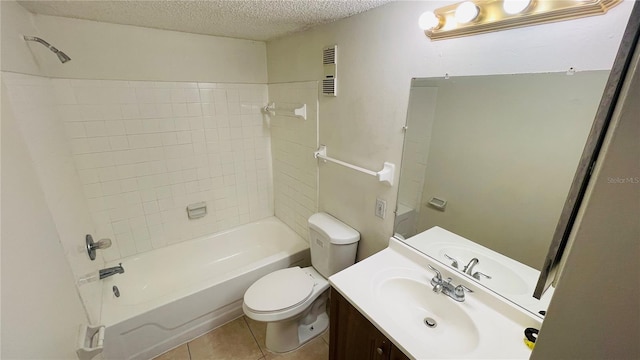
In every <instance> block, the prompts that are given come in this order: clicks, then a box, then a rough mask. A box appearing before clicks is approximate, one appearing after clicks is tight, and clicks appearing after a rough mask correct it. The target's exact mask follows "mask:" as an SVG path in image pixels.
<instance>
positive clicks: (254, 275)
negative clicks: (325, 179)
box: [102, 217, 311, 359]
mask: <svg viewBox="0 0 640 360" xmlns="http://www.w3.org/2000/svg"><path fill="white" fill-rule="evenodd" d="M117 263H122V264H121V265H122V267H123V268H125V269H126V273H125V274H123V275H116V276H111V277H109V278H106V279H104V280H102V281H103V296H102V301H103V304H102V322H103V324H104V325H105V326H106V331H105V348H104V356H105V358H106V359H150V358H153V357H155V356H157V355H160V354H162V353H164V352H166V351H167V350H170V349H172V348H174V347H176V346H178V345H181V344H183V343H185V342H187V341H189V340H191V339H193V338H195V337H197V336H200V335H202V334H204V333H206V332H208V331H210V330H211V329H213V328H215V327H218V326H220V325H223V324H224V323H226V322H228V321H231V320H233V319H235V318H238V317H240V316H242V313H243V312H242V299H243V295H244V293H245V291H246V290H247V289H248V288H249V286H250V285H251V284H253V283H254V282H255V281H256V280H258V279H260V278H261V277H263V276H265V275H267V274H269V273H271V272H273V271H276V270H279V269H283V268H287V267H294V266H300V267H305V266H309V265H310V263H311V261H310V254H309V244H308V243H307V242H306V241H305V240H303V239H302V238H301V237H300V236H299V235H298V234H296V233H295V232H294V231H293V230H291V229H290V228H289V227H288V226H286V225H285V224H284V223H282V222H281V221H280V220H278V219H277V218H275V217H270V218H266V219H264V220H260V221H257V222H253V223H250V224H246V225H242V226H239V227H236V228H233V229H231V230H227V231H223V232H220V233H217V234H213V235H211V236H205V237H201V238H198V239H194V240H190V241H186V242H182V243H179V244H175V245H172V246H168V247H164V248H160V249H156V250H152V251H149V252H146V253H144V254H140V255H136V256H132V257H129V258H125V259H121V260H118V261H117ZM117 263H116V262H114V264H113V265H117ZM107 265H111V264H107ZM114 286H116V287H117V289H118V291H119V293H120V294H119V296H118V295H117V294H115V293H114V290H113V287H114Z"/></svg>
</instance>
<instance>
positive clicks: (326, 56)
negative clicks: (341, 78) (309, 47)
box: [322, 45, 338, 96]
mask: <svg viewBox="0 0 640 360" xmlns="http://www.w3.org/2000/svg"><path fill="white" fill-rule="evenodd" d="M337 52H338V46H337V45H333V46H329V47H326V48H324V49H322V65H323V67H324V78H323V79H322V94H324V95H327V96H336V94H337V91H336V90H337V79H336V77H337V72H338V61H337Z"/></svg>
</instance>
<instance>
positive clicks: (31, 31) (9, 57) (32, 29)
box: [0, 1, 55, 75]
mask: <svg viewBox="0 0 640 360" xmlns="http://www.w3.org/2000/svg"><path fill="white" fill-rule="evenodd" d="M0 8H1V11H0V14H1V15H0V16H1V17H2V22H1V23H0V28H1V30H2V42H1V43H2V50H3V51H1V52H0V57H1V60H2V61H0V65H1V66H2V70H5V71H15V72H19V73H23V74H32V75H42V73H41V69H40V67H39V64H38V60H37V59H36V58H35V57H33V56H32V54H31V51H30V49H29V47H28V46H27V43H26V42H25V41H24V40H23V38H22V36H23V35H31V36H40V34H39V31H38V29H37V28H36V26H35V24H34V23H33V16H32V15H31V14H30V13H29V12H28V11H26V10H25V9H24V8H23V7H22V6H20V5H18V3H17V2H15V1H2V2H0ZM40 46H42V45H40ZM42 48H43V49H46V48H45V47H44V46H43V47H42ZM47 51H49V50H47ZM51 55H53V53H51ZM54 56H55V55H54Z"/></svg>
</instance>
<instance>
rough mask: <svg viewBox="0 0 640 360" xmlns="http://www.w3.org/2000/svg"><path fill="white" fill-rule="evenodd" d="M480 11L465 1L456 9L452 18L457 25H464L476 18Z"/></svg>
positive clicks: (471, 3) (474, 5)
mask: <svg viewBox="0 0 640 360" xmlns="http://www.w3.org/2000/svg"><path fill="white" fill-rule="evenodd" d="M478 13H480V9H478V7H477V6H476V4H474V3H473V2H471V1H465V2H463V3H462V4H460V5H458V7H456V11H455V13H454V14H453V16H454V17H455V19H456V22H457V23H458V24H466V23H468V22H471V21H473V20H474V19H475V18H477V17H478Z"/></svg>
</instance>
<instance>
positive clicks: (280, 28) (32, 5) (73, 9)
mask: <svg viewBox="0 0 640 360" xmlns="http://www.w3.org/2000/svg"><path fill="white" fill-rule="evenodd" d="M389 1H390V0H371V1H357V0H342V1H319V0H289V1H285V0H253V1H229V0H227V1H220V0H209V1H202V0H201V1H175V0H157V1H131V0H126V1H97V0H91V1H88V0H84V1H18V2H19V3H20V4H21V5H22V6H23V7H24V8H26V9H27V10H29V11H31V12H33V13H37V14H44V15H54V16H63V17H70V18H76V19H86V20H95V21H102V22H107V23H114V24H124V25H134V26H143V27H149V28H156V29H166V30H175V31H183V32H189V33H196V34H205V35H215V36H226V37H232V38H239V39H251V40H270V39H274V38H277V37H281V36H284V35H287V34H290V33H294V32H298V31H303V30H306V29H308V28H311V27H313V26H315V25H319V24H324V23H328V22H332V21H335V20H338V19H342V18H346V17H349V16H352V15H355V14H358V13H361V12H364V11H367V10H369V9H372V8H374V7H377V6H380V5H383V4H385V3H387V2H389Z"/></svg>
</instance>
